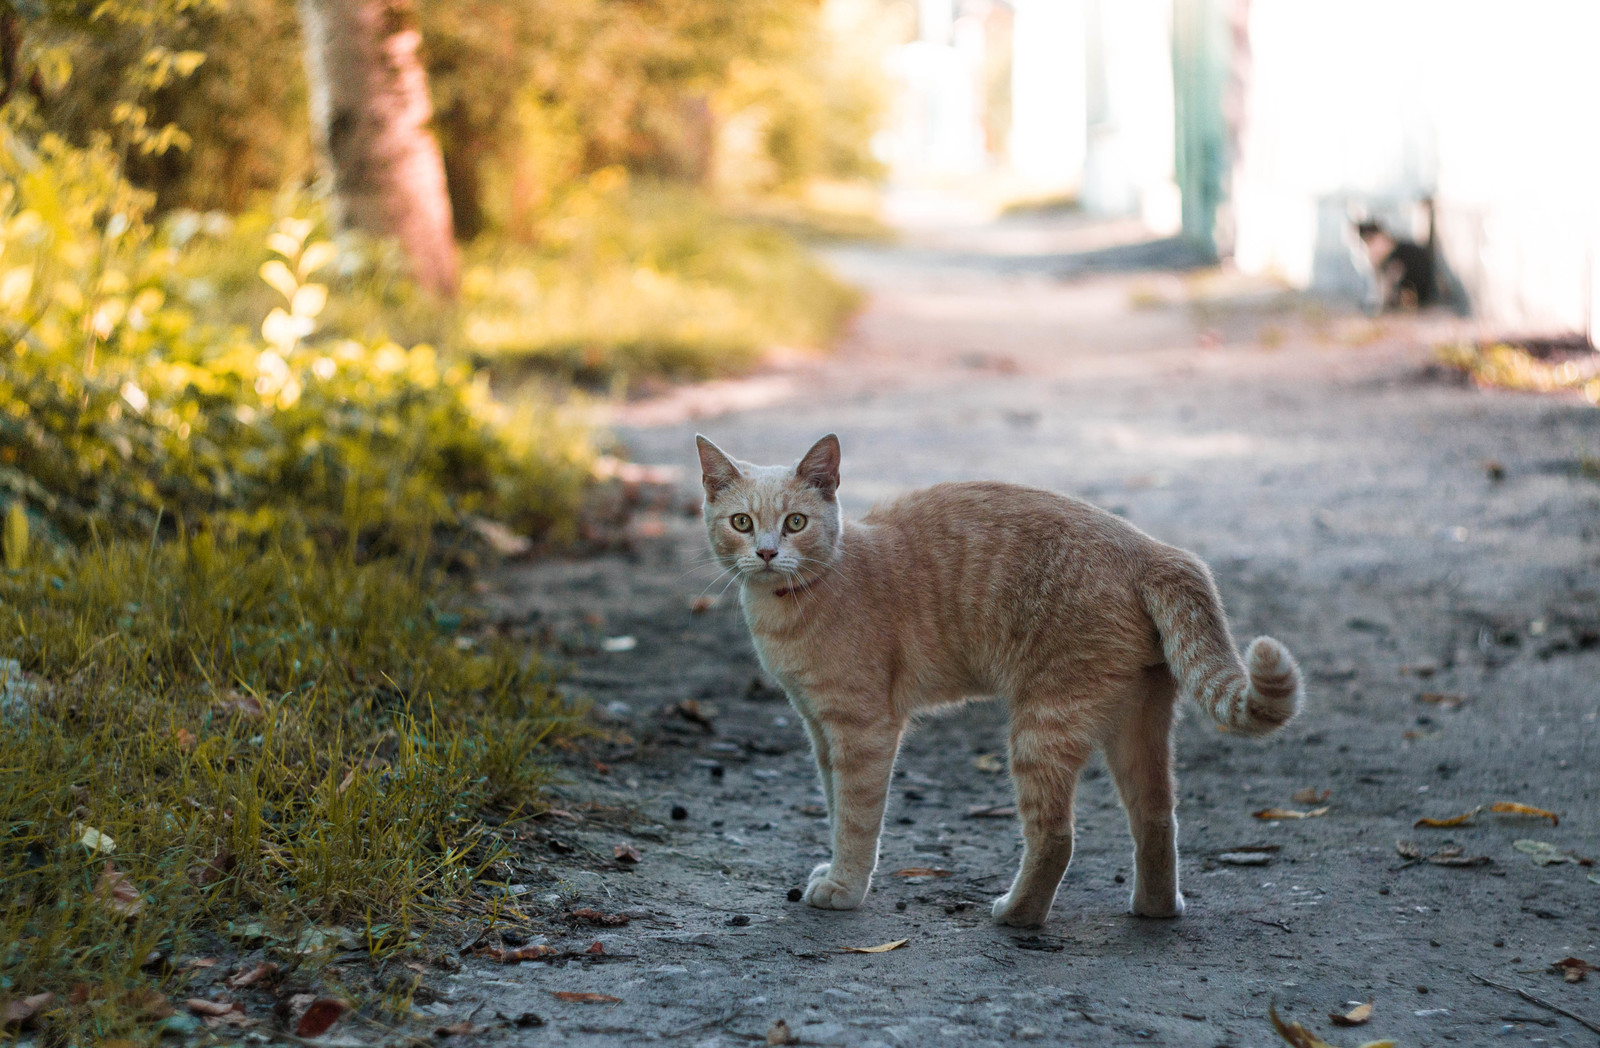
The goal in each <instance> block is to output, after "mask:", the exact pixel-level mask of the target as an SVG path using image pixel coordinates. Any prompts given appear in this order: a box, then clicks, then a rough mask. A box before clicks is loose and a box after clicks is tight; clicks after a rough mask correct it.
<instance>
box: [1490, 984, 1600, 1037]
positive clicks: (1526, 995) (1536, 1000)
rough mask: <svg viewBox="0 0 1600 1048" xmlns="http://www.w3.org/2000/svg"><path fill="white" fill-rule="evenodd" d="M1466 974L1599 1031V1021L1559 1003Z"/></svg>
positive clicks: (1513, 987) (1596, 1031)
mask: <svg viewBox="0 0 1600 1048" xmlns="http://www.w3.org/2000/svg"><path fill="white" fill-rule="evenodd" d="M1467 974H1468V975H1470V976H1472V977H1473V978H1474V979H1476V980H1478V981H1479V982H1481V983H1483V985H1485V986H1493V987H1494V988H1495V989H1497V990H1504V991H1506V992H1507V993H1514V994H1516V995H1517V996H1518V997H1521V998H1522V999H1523V1000H1524V1001H1527V1002H1528V1003H1529V1004H1537V1005H1538V1006H1539V1007H1541V1008H1548V1009H1549V1010H1550V1011H1552V1012H1555V1013H1556V1014H1557V1015H1564V1016H1566V1017H1567V1018H1568V1019H1571V1020H1572V1021H1573V1022H1575V1023H1577V1024H1578V1025H1580V1026H1585V1027H1588V1028H1589V1029H1590V1030H1593V1031H1594V1032H1595V1033H1600V1023H1595V1022H1591V1021H1590V1020H1588V1019H1585V1018H1584V1017H1583V1016H1581V1015H1579V1014H1578V1013H1577V1012H1570V1011H1568V1010H1567V1009H1565V1008H1563V1007H1561V1006H1560V1005H1559V1004H1551V1003H1550V1002H1549V1001H1547V1000H1545V999H1544V998H1543V997H1535V996H1534V995H1533V994H1531V993H1529V992H1528V991H1527V990H1519V989H1518V988H1517V987H1515V986H1508V985H1506V984H1505V983H1501V982H1495V981H1494V980H1493V979H1485V978H1484V977H1483V976H1481V975H1479V974H1478V973H1477V972H1468V973H1467Z"/></svg>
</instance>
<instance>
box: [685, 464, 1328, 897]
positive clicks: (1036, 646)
mask: <svg viewBox="0 0 1600 1048" xmlns="http://www.w3.org/2000/svg"><path fill="white" fill-rule="evenodd" d="M696 440H697V442H698V444H699V449H700V464H701V468H702V472H703V477H702V479H703V482H704V485H705V522H706V529H707V531H708V533H709V536H710V540H711V549H712V551H713V553H714V554H715V556H716V558H717V560H718V561H719V562H720V564H721V565H722V567H723V568H725V569H727V570H728V571H730V572H733V573H735V575H736V577H737V578H738V580H739V583H740V602H741V604H742V606H743V608H744V614H745V621H746V622H747V623H748V625H749V627H750V634H751V637H752V638H753V639H754V641H755V647H756V652H757V654H758V655H759V656H760V659H761V664H762V666H764V667H765V668H766V670H767V671H768V672H769V673H771V674H772V676H773V677H774V678H776V679H777V680H778V682H779V683H780V684H781V685H782V686H783V688H784V690H785V691H786V692H787V693H788V695H789V699H790V701H791V702H792V703H793V704H794V707H795V709H796V710H797V711H798V712H799V713H800V715H801V717H802V718H803V719H804V721H805V725H806V730H807V732H808V733H809V734H810V736H811V744H812V747H813V749H814V751H815V755H816V761H817V770H818V773H819V775H820V776H821V779H822V788H823V794H824V796H825V798H826V800H827V809H828V820H829V825H830V827H831V829H832V835H833V861H832V862H829V863H824V864H822V865H820V866H818V867H817V868H816V869H815V870H813V871H812V872H811V878H810V883H809V885H808V886H807V888H806V891H805V901H806V902H807V903H809V904H811V905H812V906H817V907H821V908H824V909H834V910H848V909H853V908H855V907H856V906H857V905H859V904H860V903H861V900H862V898H863V897H864V896H865V895H866V893H867V888H868V886H869V884H870V883H871V880H872V873H873V870H874V868H875V867H876V866H877V861H878V836H879V832H880V830H881V828H882V824H883V811H884V802H885V800H886V797H887V795H888V790H889V777H890V774H891V772H892V771H893V768H894V762H895V755H896V753H897V752H898V750H899V747H900V740H901V737H902V736H903V735H904V733H905V731H906V727H907V725H908V723H909V722H910V721H911V719H912V717H913V716H915V715H916V714H917V713H918V711H921V710H924V709H927V708H929V707H933V706H938V705H942V704H946V703H951V702H960V701H962V700H964V699H967V698H971V697H974V696H984V695H998V696H1001V697H1003V698H1004V699H1005V700H1006V701H1007V703H1008V704H1009V706H1010V714H1011V728H1010V770H1011V776H1012V780H1013V783H1014V786H1015V789H1016V796H1017V813H1018V815H1019V817H1020V819H1021V822H1022V833H1023V838H1024V850H1023V856H1022V865H1021V868H1020V869H1019V870H1018V872H1017V876H1016V880H1015V881H1014V882H1013V883H1012V885H1011V890H1010V891H1008V892H1006V893H1005V894H1004V895H1002V896H1001V897H1000V898H998V899H996V900H995V903H994V917H995V920H997V921H999V922H1001V923H1003V924H1010V925H1016V926H1018V927H1036V926H1038V925H1039V924H1041V923H1043V921H1044V919H1045V917H1046V916H1047V915H1048V914H1049V912H1050V907H1051V904H1052V903H1053V902H1054V901H1055V895H1056V889H1057V887H1058V886H1059V885H1060V883H1061V878H1062V875H1063V874H1064V873H1065V872H1066V869H1067V864H1068V862H1069V861H1070V860H1071V858H1072V835H1073V810H1072V808H1073V791H1074V789H1075V788H1076V785H1077V780H1078V773H1079V771H1080V770H1081V769H1082V768H1083V766H1084V763H1085V762H1086V761H1088V759H1089V756H1090V754H1091V752H1092V751H1093V750H1094V748H1095V747H1097V746H1098V747H1100V748H1101V749H1103V750H1104V752H1105V756H1106V763H1107V764H1108V765H1109V766H1110V769H1111V774H1112V776H1113V778H1114V780H1115V782H1116V786H1117V790H1118V792H1119V793H1120V795H1121V797H1122V803H1123V806H1124V807H1125V808H1126V809H1127V813H1128V824H1129V827H1130V829H1131V830H1132V833H1133V840H1134V868H1135V871H1136V872H1135V877H1134V887H1133V898H1132V904H1131V905H1132V911H1133V913H1135V914H1138V915H1140V916H1144V917H1176V916H1178V915H1179V914H1181V913H1183V895H1182V894H1181V893H1180V892H1179V890H1178V848H1177V821H1176V819H1175V818H1174V815H1173V807H1174V804H1175V786H1174V783H1173V777H1172V725H1173V719H1174V716H1175V712H1176V705H1177V699H1178V694H1179V692H1180V691H1182V692H1183V693H1185V694H1187V695H1189V696H1190V697H1192V698H1193V699H1194V700H1195V701H1196V702H1197V703H1198V704H1199V705H1200V706H1201V707H1202V708H1203V709H1205V711H1206V712H1207V713H1209V714H1211V715H1212V716H1213V717H1215V718H1216V719H1217V721H1219V722H1220V723H1222V724H1225V725H1227V726H1228V728H1229V729H1231V730H1233V731H1236V732H1239V733H1241V734H1245V735H1265V734H1268V733H1270V732H1272V731H1275V730H1276V729H1278V728H1280V727H1282V726H1283V725H1284V724H1285V723H1287V722H1288V721H1289V719H1290V718H1291V717H1293V716H1294V714H1295V712H1296V710H1297V709H1298V707H1299V705H1300V700H1301V680H1300V670H1299V667H1298V666H1297V665H1296V664H1295V661H1294V658H1293V656H1291V655H1290V654H1289V652H1288V650H1287V649H1286V648H1285V647H1284V646H1283V645H1282V644H1280V643H1279V642H1278V641H1276V640H1273V639H1272V638H1271V637H1258V638H1256V639H1255V641H1253V642H1252V643H1251V644H1250V647H1249V650H1248V651H1247V652H1246V653H1245V656H1244V659H1243V661H1241V660H1240V658H1239V655H1238V653H1237V650H1236V649H1235V647H1234V644H1233V638H1232V636H1231V635H1230V633H1229V632H1228V624H1227V619H1226V617H1225V616H1224V613H1223V610H1222V602H1221V599H1220V598H1219V597H1218V595H1217V589H1216V586H1215V584H1214V583H1213V582H1212V581H1211V575H1210V573H1209V572H1208V571H1207V570H1206V566H1205V565H1204V564H1203V563H1202V562H1201V561H1200V560H1199V558H1197V557H1195V556H1194V555H1193V554H1191V553H1188V552H1185V551H1184V550H1181V549H1177V548H1175V547H1173V546H1168V545H1165V544H1163V543H1160V542H1157V541H1156V540H1155V539H1152V538H1150V537H1149V536H1148V535H1146V534H1144V533H1143V532H1141V531H1140V530H1139V529H1138V528H1135V527H1134V526H1133V525H1132V524H1129V523H1128V522H1127V521H1125V520H1122V519H1121V518H1119V517H1116V516H1113V515H1112V514H1110V513H1106V512H1105V511H1103V510H1100V509H1097V508H1095V507H1094V506H1091V505H1089V504H1088V503H1086V502H1081V501H1079V500H1077V499H1073V498H1068V497H1066V496H1063V495H1056V494H1052V493H1050V492H1046V491H1037V490H1033V489H1030V488H1022V487H1016V486H1014V485H1010V484H998V483H966V484H940V485H937V486H935V487H932V488H928V489H926V490H924V491H918V492H913V493H912V494H909V495H906V496H904V497H902V498H900V499H898V500H896V501H894V502H893V503H891V504H889V505H887V506H883V507H880V508H877V509H874V510H873V511H872V512H871V513H869V514H868V515H867V516H866V517H865V518H864V519H863V520H861V521H860V522H859V523H858V522H855V521H846V520H844V519H843V518H842V517H841V515H840V512H839V504H838V500H837V497H836V495H837V491H838V487H839V454H840V453H839V441H838V438H837V437H835V436H833V435H831V434H830V435H828V436H826V437H823V438H822V439H821V440H819V441H817V443H816V445H815V446H813V447H812V448H811V450H810V451H808V452H806V454H805V456H804V457H803V458H802V459H801V460H800V462H799V465H798V466H793V467H791V466H757V465H752V464H750V463H748V462H738V461H734V460H732V459H730V458H729V457H728V456H727V455H725V454H723V452H722V451H721V450H720V449H718V448H717V446H716V445H715V444H712V443H711V442H710V441H709V440H707V439H706V438H704V437H697V438H696Z"/></svg>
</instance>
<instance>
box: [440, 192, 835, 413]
mask: <svg viewBox="0 0 1600 1048" xmlns="http://www.w3.org/2000/svg"><path fill="white" fill-rule="evenodd" d="M602 190H603V191H599V192H595V193H591V194H585V195H577V196H575V198H574V200H573V202H571V203H569V204H568V206H567V213H565V214H561V215H557V216H556V217H555V218H553V219H552V220H551V221H550V222H549V223H548V229H549V233H548V235H547V237H546V238H545V240H544V241H543V242H542V243H541V244H539V245H538V246H537V247H528V246H518V245H511V244H481V245H479V246H477V247H476V248H475V249H474V251H473V253H472V255H471V257H470V259H469V263H468V268H467V272H466V278H465V283H464V288H463V303H462V317H461V332H460V338H459V346H460V348H461V349H462V350H463V351H465V352H467V353H469V354H471V355H472V356H473V358H474V359H476V360H478V361H480V362H483V363H486V364H488V365H489V366H490V367H491V368H492V369H494V370H496V371H510V372H514V371H517V370H523V369H526V370H534V371H538V372H543V373H549V374H554V375H556V376H559V377H561V378H563V379H566V380H568V381H572V382H576V383H578V384H580V385H584V386H588V387H597V388H601V389H608V390H611V391H614V392H620V391H624V390H626V389H628V388H630V387H632V386H635V385H637V384H639V383H640V382H641V381H646V380H649V379H652V378H658V377H665V378H704V377H708V376H712V375H717V374H727V373H731V372H738V371H741V370H744V369H747V368H748V367H750V366H751V365H752V364H754V363H756V362H757V361H758V360H759V359H760V356H761V353H762V352H763V351H764V350H766V349H768V348H770V347H772V346H774V345H786V346H797V347H821V346H824V345H826V344H827V343H828V341H829V340H831V339H832V338H833V336H834V335H835V334H836V333H837V332H838V329H839V328H840V326H841V325H842V324H843V322H844V321H845V319H846V318H847V317H848V316H849V315H850V313H851V312H852V311H853V310H854V309H855V308H856V306H857V304H858V302H859V296H858V295H857V293H856V292H855V291H854V290H853V289H851V288H849V287H848V286H847V285H845V284H843V283H842V282H840V281H839V280H838V279H837V278H835V277H834V276H833V275H831V274H830V273H829V272H828V271H827V270H826V269H825V268H823V267H822V266H821V265H820V264H819V263H818V262H817V260H816V259H815V258H814V257H813V256H812V255H811V254H810V253H809V252H808V251H807V250H806V248H805V247H804V246H803V245H802V244H801V242H800V241H799V240H797V239H796V238H795V236H793V235H791V234H790V233H789V232H787V231H785V230H784V229H782V228H779V227H778V226H777V225H776V224H774V223H773V222H770V221H764V220H761V219H755V218H736V217H732V216H730V215H728V214H726V213H724V212H722V211H720V210H718V209H717V208H715V207H713V206H712V205H711V204H709V203H708V202H706V200H705V199H704V198H703V197H701V196H700V195H698V194H696V193H693V192H691V191H688V190H685V189H681V188H674V187H670V186H660V185H649V184H641V185H637V186H634V187H631V188H629V187H623V186H616V187H611V188H606V187H602Z"/></svg>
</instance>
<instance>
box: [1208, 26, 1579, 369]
mask: <svg viewBox="0 0 1600 1048" xmlns="http://www.w3.org/2000/svg"><path fill="white" fill-rule="evenodd" d="M1250 43H1251V70H1250V89H1249V94H1248V99H1247V103H1246V112H1245V128H1244V135H1243V144H1242V150H1241V156H1240V157H1239V158H1238V160H1237V163H1236V165H1235V168H1234V192H1233V197H1234V205H1235V213H1236V216H1237V223H1238V226H1237V239H1236V242H1235V260H1236V262H1237V264H1238V265H1239V266H1240V268H1241V269H1244V270H1246V271H1251V272H1270V273H1278V274H1281V275H1282V276H1284V277H1285V278H1287V279H1288V280H1289V281H1291V282H1292V283H1294V284H1296V285H1299V286H1302V287H1311V288H1315V289H1319V290H1327V291H1332V292H1336V293H1337V292H1344V291H1349V290H1353V289H1354V288H1355V287H1357V286H1358V285H1359V278H1358V275H1357V271H1356V269H1355V267H1354V264H1353V263H1352V261H1351V254H1350V250H1349V235H1350V222H1349V214H1350V210H1351V208H1352V207H1358V208H1364V209H1366V210H1367V211H1369V212H1370V213H1372V214H1374V215H1376V216H1377V217H1379V218H1381V219H1383V220H1384V221H1385V222H1386V223H1387V224H1390V225H1392V226H1393V225H1397V226H1399V227H1400V228H1401V229H1402V230H1404V229H1405V228H1406V224H1407V223H1408V222H1410V221H1412V218H1413V215H1414V214H1415V213H1416V208H1415V206H1414V205H1415V203H1416V201H1418V200H1419V199H1420V198H1421V197H1422V196H1424V195H1430V194H1431V195H1432V196H1433V197H1434V198H1435V199H1436V202H1437V203H1436V207H1437V211H1438V221H1439V234H1440V239H1441V246H1442V248H1443V253H1444V258H1445V262H1446V264H1447V265H1448V266H1449V267H1450V270H1451V271H1452V273H1453V275H1454V276H1455V278H1456V279H1457V280H1458V281H1459V283H1460V285H1461V287H1462V288H1463V289H1464V290H1465V292H1466V294H1467V297H1468V301H1469V302H1470V304H1471V307H1472V309H1473V311H1474V312H1475V313H1476V314H1478V315H1480V316H1482V317H1484V318H1485V319H1487V320H1489V321H1491V322H1492V323H1495V324H1498V325H1501V326H1503V327H1505V328H1507V329H1511V330H1516V331H1518V332H1534V331H1574V330H1589V331H1590V332H1591V337H1593V326H1594V324H1595V313H1596V312H1597V310H1596V304H1597V284H1600V279H1597V275H1596V271H1597V268H1600V267H1597V264H1596V263H1597V259H1600V3H1595V2H1592V0H1530V2H1523V3H1515V4H1511V3H1504V2H1496V0H1253V2H1252V5H1251V14H1250ZM1412 231H1413V232H1414V233H1415V235H1418V236H1421V235H1423V233H1424V232H1425V229H1424V228H1423V227H1422V226H1421V224H1420V223H1418V224H1417V225H1416V226H1415V227H1413V230H1412Z"/></svg>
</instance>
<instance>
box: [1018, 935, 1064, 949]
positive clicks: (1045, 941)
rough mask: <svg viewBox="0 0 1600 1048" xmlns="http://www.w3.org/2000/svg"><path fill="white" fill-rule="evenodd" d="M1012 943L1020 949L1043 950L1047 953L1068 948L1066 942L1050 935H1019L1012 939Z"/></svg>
mask: <svg viewBox="0 0 1600 1048" xmlns="http://www.w3.org/2000/svg"><path fill="white" fill-rule="evenodd" d="M1011 945H1013V946H1015V947H1016V948H1017V949H1019V950H1041V951H1043V952H1045V953H1060V952H1061V951H1062V950H1064V949H1066V948H1067V944H1066V943H1065V942H1063V941H1062V940H1060V939H1053V938H1051V937H1050V936H1048V935H1019V936H1017V937H1016V938H1014V939H1012V940H1011Z"/></svg>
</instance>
